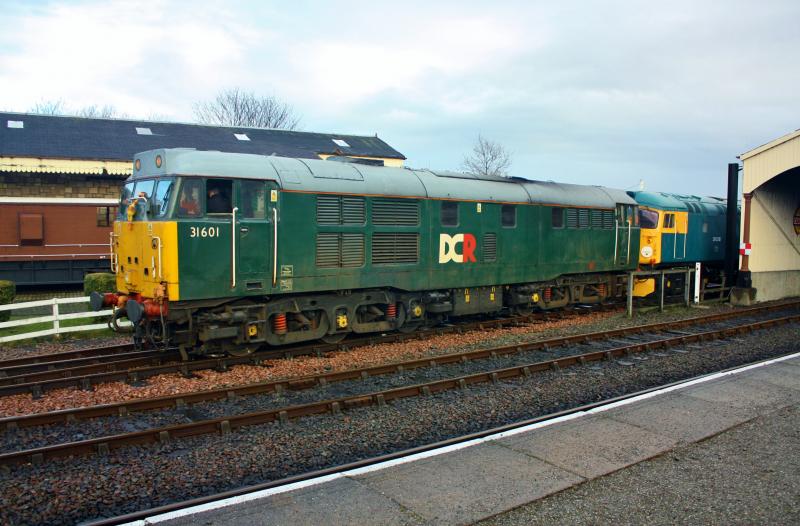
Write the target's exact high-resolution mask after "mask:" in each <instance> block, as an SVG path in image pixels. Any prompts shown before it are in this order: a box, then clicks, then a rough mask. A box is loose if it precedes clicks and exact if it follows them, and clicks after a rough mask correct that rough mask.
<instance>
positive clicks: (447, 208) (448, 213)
mask: <svg viewBox="0 0 800 526" xmlns="http://www.w3.org/2000/svg"><path fill="white" fill-rule="evenodd" d="M441 219H442V226H458V203H454V202H452V201H442V215H441Z"/></svg>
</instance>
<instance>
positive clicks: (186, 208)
mask: <svg viewBox="0 0 800 526" xmlns="http://www.w3.org/2000/svg"><path fill="white" fill-rule="evenodd" d="M202 195H203V181H201V180H200V179H183V182H182V183H181V193H180V200H179V201H178V217H200V215H202V209H201V207H200V203H201V199H200V197H201V196H202Z"/></svg>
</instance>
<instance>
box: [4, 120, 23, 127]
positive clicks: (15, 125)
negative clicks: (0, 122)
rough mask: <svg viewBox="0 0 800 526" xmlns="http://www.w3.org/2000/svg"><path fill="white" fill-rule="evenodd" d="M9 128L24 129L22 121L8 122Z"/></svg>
mask: <svg viewBox="0 0 800 526" xmlns="http://www.w3.org/2000/svg"><path fill="white" fill-rule="evenodd" d="M8 127H9V128H24V127H25V123H24V122H22V121H8Z"/></svg>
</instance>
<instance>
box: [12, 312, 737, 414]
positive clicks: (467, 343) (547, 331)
mask: <svg viewBox="0 0 800 526" xmlns="http://www.w3.org/2000/svg"><path fill="white" fill-rule="evenodd" d="M730 309H731V308H730V307H729V306H726V305H717V306H715V307H712V308H710V309H686V308H680V309H673V310H670V311H667V312H665V313H663V314H660V315H659V313H657V312H655V313H653V312H651V313H649V314H646V315H641V316H637V317H635V318H633V319H632V320H630V319H628V318H627V317H625V315H624V313H621V312H619V311H615V312H613V311H612V312H595V313H591V314H584V315H581V316H580V317H578V318H572V317H571V318H568V319H563V320H559V319H556V320H552V321H546V322H535V323H530V324H525V325H522V326H519V327H508V328H505V329H489V330H484V331H469V332H467V333H465V334H460V335H459V334H449V335H443V336H433V337H429V338H426V339H425V340H421V341H408V342H403V343H388V344H381V345H375V346H371V347H368V348H367V347H362V348H357V349H353V350H350V351H346V352H335V353H328V354H327V355H326V356H324V357H321V358H317V357H311V356H304V357H299V358H296V359H294V360H283V359H282V360H271V361H268V362H265V363H266V365H267V366H268V367H255V366H235V367H232V368H231V370H230V371H229V372H226V373H217V372H215V371H211V370H208V371H199V372H197V373H196V374H195V376H194V377H192V378H183V377H181V376H180V375H178V374H167V375H160V376H156V377H153V378H150V379H148V380H147V381H146V382H144V383H143V384H141V385H137V386H131V385H128V384H124V383H107V384H100V385H98V386H95V389H94V390H93V391H81V390H77V389H74V388H70V389H57V390H53V391H48V392H47V393H45V396H44V397H42V398H41V399H38V400H33V399H32V397H31V395H29V394H22V395H14V396H8V397H3V398H0V417H2V416H11V415H22V414H30V413H40V412H45V411H55V410H58V409H68V408H72V407H84V406H90V405H98V404H107V403H114V402H122V401H125V400H135V399H142V398H153V397H157V396H164V395H170V394H177V393H189V392H194V391H203V390H209V389H216V388H221V387H232V386H241V385H246V384H250V383H256V382H264V381H270V380H278V379H287V378H297V377H300V376H306V375H312V374H318V373H322V372H330V371H341V370H348V369H354V368H361V367H367V366H371V365H380V364H384V363H389V362H395V361H404V360H411V359H414V358H421V357H426V356H434V355H441V354H447V353H451V352H454V351H456V350H465V349H466V350H473V349H481V348H488V347H492V346H496V345H511V344H516V343H522V342H529V341H536V340H541V339H547V338H553V337H557V336H566V335H570V334H578V333H586V332H592V331H603V330H607V329H609V328H619V327H627V326H633V325H642V324H646V323H655V322H657V321H670V320H677V319H685V318H689V317H696V316H699V315H705V314H706V313H710V312H725V311H730ZM51 352H52V351H51Z"/></svg>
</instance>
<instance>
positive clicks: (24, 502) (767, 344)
mask: <svg viewBox="0 0 800 526" xmlns="http://www.w3.org/2000/svg"><path fill="white" fill-rule="evenodd" d="M797 333H798V326H797V325H796V324H795V325H791V326H783V327H779V328H774V329H770V330H767V331H760V332H759V333H756V334H754V335H750V336H746V337H743V338H742V339H741V340H735V341H731V343H729V344H727V345H724V346H714V347H713V348H712V349H713V352H704V351H701V350H697V351H692V352H689V353H685V354H684V353H672V352H666V353H653V354H651V356H650V359H648V360H646V361H638V360H631V362H634V363H635V364H634V365H630V366H623V365H620V364H617V363H608V364H601V365H599V366H589V367H579V368H571V369H565V370H563V371H560V372H547V373H544V374H540V375H534V376H533V377H531V378H530V379H520V380H516V381H509V382H501V383H499V384H497V385H491V384H488V385H482V386H475V387H472V388H470V389H468V390H466V391H452V392H446V393H441V394H438V395H434V396H430V397H423V398H413V399H408V400H402V401H398V402H396V403H393V404H389V405H387V406H386V407H385V408H382V409H378V408H366V409H359V410H355V411H352V412H348V413H345V414H343V415H341V416H336V417H332V416H327V415H326V416H315V417H308V418H304V419H301V420H299V421H296V422H293V423H292V424H290V425H283V426H282V425H279V424H268V425H261V426H254V427H250V428H245V429H243V430H241V431H239V432H235V433H233V434H231V435H227V436H204V437H195V438H192V439H186V440H180V441H174V442H171V443H167V444H159V445H155V446H148V447H137V448H127V449H125V450H121V451H116V452H113V453H112V454H110V455H108V456H106V457H82V458H74V459H60V460H56V461H53V462H52V463H49V464H45V465H42V466H31V465H24V466H18V467H15V468H12V469H10V470H8V471H6V472H5V473H2V474H0V484H2V486H3V488H4V491H3V493H2V496H0V522H2V523H3V524H21V523H26V524H64V523H73V522H76V521H80V520H88V519H91V518H97V517H101V516H107V515H113V514H120V513H124V512H129V511H134V510H139V509H145V508H149V507H153V506H157V505H160V504H164V503H168V502H173V501H176V500H184V499H186V498H190V497H193V496H199V495H204V494H209V493H214V492H218V491H223V490H226V489H232V488H236V487H240V486H242V485H246V484H252V483H256V482H262V481H268V480H274V479H278V478H283V477H286V476H289V475H292V474H297V473H303V472H307V471H310V470H314V469H320V468H323V467H328V466H333V465H338V464H342V463H345V462H350V461H353V460H356V459H360V458H367V457H372V456H375V455H378V454H382V453H388V452H391V451H397V450H402V449H406V448H409V447H413V446H416V445H421V444H425V443H430V442H434V441H437V440H442V439H445V438H449V437H454V436H459V435H463V434H466V433H470V432H473V431H478V430H482V429H485V428H487V427H493V426H497V425H502V424H506V423H509V422H513V421H517V420H520V419H524V418H531V417H534V416H539V415H543V414H548V413H552V412H554V411H558V410H561V409H565V408H568V407H572V406H575V405H579V404H584V403H588V402H592V401H596V400H600V399H605V398H609V397H613V396H618V395H621V394H624V393H626V392H631V391H636V390H640V389H643V388H646V387H651V386H655V385H660V384H663V383H666V382H670V381H674V380H678V379H680V378H685V377H687V376H694V375H697V374H701V373H704V372H710V371H715V370H719V369H721V368H726V367H731V366H734V365H738V364H741V363H746V362H750V361H754V360H758V359H762V358H766V357H770V356H776V355H780V354H785V353H787V352H790V351H791V350H794V349H796V348H797V343H796V342H797Z"/></svg>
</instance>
